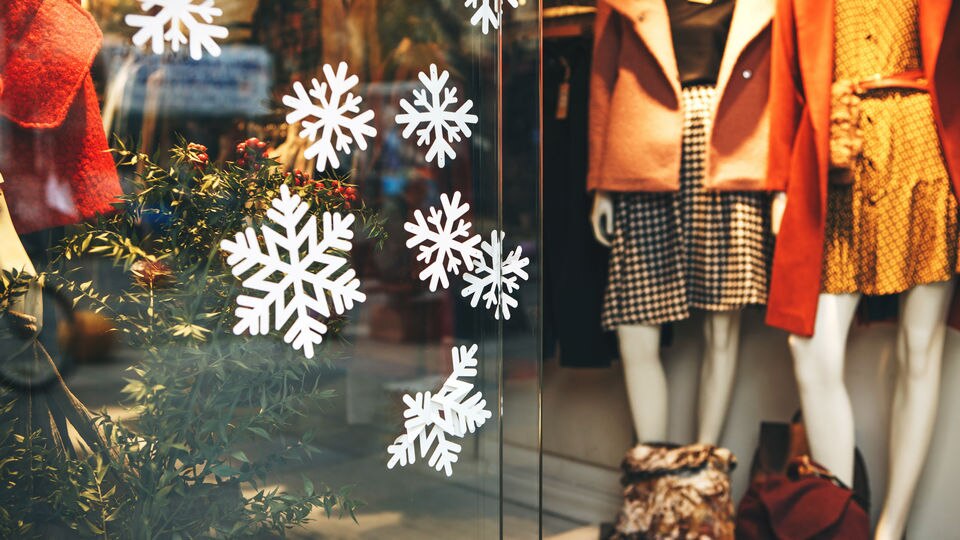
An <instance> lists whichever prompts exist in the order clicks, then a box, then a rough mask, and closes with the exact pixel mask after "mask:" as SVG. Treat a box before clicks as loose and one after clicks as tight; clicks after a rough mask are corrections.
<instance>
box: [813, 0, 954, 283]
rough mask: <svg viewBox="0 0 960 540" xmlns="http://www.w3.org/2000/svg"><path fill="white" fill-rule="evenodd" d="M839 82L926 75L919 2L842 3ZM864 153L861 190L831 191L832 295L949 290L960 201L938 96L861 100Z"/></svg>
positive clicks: (827, 271) (904, 94) (909, 93)
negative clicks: (936, 107)
mask: <svg viewBox="0 0 960 540" xmlns="http://www.w3.org/2000/svg"><path fill="white" fill-rule="evenodd" d="M835 5H836V13H835V22H836V29H835V36H836V37H835V44H834V52H835V60H834V62H835V64H834V79H835V80H837V81H840V80H847V79H849V80H863V79H867V78H870V77H872V76H875V75H877V74H879V75H883V76H889V75H894V74H898V73H901V72H904V71H908V70H915V69H920V68H921V67H922V64H921V62H922V59H921V55H920V32H919V26H918V6H917V0H836V4H835ZM861 99H862V101H861V103H860V123H861V126H862V128H863V137H864V141H863V153H862V158H861V159H860V160H859V162H858V164H857V166H856V167H855V168H854V170H853V184H852V185H849V186H842V185H833V184H831V186H830V188H829V193H828V202H827V206H828V208H827V226H826V240H825V245H824V252H825V259H824V265H823V292H826V293H833V294H841V293H857V292H858V293H863V294H869V295H880V294H893V293H898V292H903V291H905V290H908V289H911V288H913V287H915V286H917V285H923V284H928V283H935V282H940V281H948V280H950V279H952V278H953V276H954V275H956V272H957V270H958V266H957V241H958V237H957V200H956V197H955V196H954V194H953V192H952V188H951V185H950V177H949V174H948V173H947V168H946V165H945V163H944V157H943V150H942V148H941V146H940V138H939V135H938V133H937V128H936V121H935V118H934V114H933V105H932V102H931V98H930V95H929V94H928V93H926V92H924V91H921V90H904V89H883V90H871V91H869V92H868V93H866V94H864V95H863V96H861Z"/></svg>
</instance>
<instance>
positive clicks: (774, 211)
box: [770, 191, 787, 236]
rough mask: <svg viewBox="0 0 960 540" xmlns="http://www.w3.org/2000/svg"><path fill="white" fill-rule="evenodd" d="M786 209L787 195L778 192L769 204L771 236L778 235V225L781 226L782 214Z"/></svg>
mask: <svg viewBox="0 0 960 540" xmlns="http://www.w3.org/2000/svg"><path fill="white" fill-rule="evenodd" d="M786 209H787V194H786V193H784V192H782V191H781V192H779V193H777V194H775V195H774V196H773V200H772V201H771V203H770V230H771V231H772V232H773V235H774V236H776V235H778V234H780V225H782V224H783V212H784V210H786Z"/></svg>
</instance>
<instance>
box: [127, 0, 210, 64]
mask: <svg viewBox="0 0 960 540" xmlns="http://www.w3.org/2000/svg"><path fill="white" fill-rule="evenodd" d="M193 2H194V0H140V9H141V10H143V11H144V12H149V11H150V10H153V9H156V8H159V11H157V12H156V13H155V14H153V15H134V14H130V15H127V16H126V17H125V18H124V21H126V23H127V24H128V25H130V26H132V27H134V28H139V30H137V33H135V34H134V35H133V44H134V45H136V46H138V47H142V46H143V45H144V44H146V43H147V42H148V41H149V42H150V47H151V48H152V49H153V52H154V54H163V50H164V46H165V45H166V43H170V49H171V50H173V51H174V52H177V51H179V50H180V46H181V45H187V44H189V46H190V57H191V58H193V59H194V60H200V59H201V58H202V57H203V50H204V49H206V50H207V51H208V52H209V53H210V54H211V55H213V56H220V45H218V44H217V42H216V41H214V40H215V39H224V38H226V37H227V34H228V31H227V28H226V27H224V26H218V25H215V24H213V18H214V17H219V16H220V15H223V10H221V9H220V8H218V7H214V4H213V0H204V2H203V3H201V4H194V3H193ZM184 30H186V32H187V33H186V34H185V33H184ZM187 34H189V36H188V35H187Z"/></svg>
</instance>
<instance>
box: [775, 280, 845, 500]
mask: <svg viewBox="0 0 960 540" xmlns="http://www.w3.org/2000/svg"><path fill="white" fill-rule="evenodd" d="M859 300H860V295H858V294H839V295H836V294H821V295H820V299H819V301H818V303H817V320H816V323H815V325H814V334H813V337H810V338H805V337H800V336H790V340H789V342H790V349H791V351H792V352H793V366H794V372H795V374H796V377H797V385H798V386H799V389H800V404H801V408H802V409H803V420H804V423H805V425H806V429H807V438H808V439H809V441H810V452H811V454H813V459H815V460H816V461H817V462H819V463H820V464H821V465H823V466H824V467H826V468H827V469H828V470H830V472H832V473H833V474H834V475H836V476H837V477H838V478H839V479H840V480H841V481H843V482H844V483H845V484H847V485H848V486H849V485H852V484H853V453H854V433H853V408H852V406H851V405H850V396H849V394H848V393H847V388H846V386H845V385H844V382H843V367H844V360H845V356H846V348H847V336H848V334H849V333H850V324H851V323H852V322H853V316H854V314H855V313H856V309H857V304H858V303H859Z"/></svg>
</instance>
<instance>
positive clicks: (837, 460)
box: [773, 194, 954, 540]
mask: <svg viewBox="0 0 960 540" xmlns="http://www.w3.org/2000/svg"><path fill="white" fill-rule="evenodd" d="M785 207H786V196H785V195H783V194H780V195H778V196H777V197H776V198H775V199H774V203H773V227H774V233H775V234H776V233H778V232H779V228H780V222H781V219H782V216H783V210H784V208H785ZM953 290H954V283H953V282H946V283H933V284H929V285H920V286H917V287H915V288H913V289H911V290H909V291H907V292H906V293H905V294H904V295H903V300H902V306H901V312H902V313H901V315H900V327H899V330H898V332H897V368H898V369H897V375H896V382H895V386H894V395H893V407H892V411H891V425H890V441H889V444H890V458H889V459H890V461H889V463H888V467H887V470H888V478H887V493H886V497H885V500H884V505H883V512H882V514H881V516H880V522H879V523H878V524H877V531H876V536H875V538H876V540H899V539H900V538H902V537H903V534H904V531H905V529H906V526H907V518H908V516H909V513H910V506H911V503H912V502H913V497H914V494H915V492H916V488H917V483H918V481H919V480H920V475H921V473H922V472H923V465H924V462H925V461H926V458H927V453H928V450H929V449H930V441H931V439H932V437H933V429H934V425H935V423H936V417H937V405H938V402H939V392H940V367H941V363H942V360H943V350H944V342H945V339H946V332H947V322H946V320H947V311H948V309H949V306H950V300H951V298H952V296H953ZM859 301H860V295H859V294H821V295H820V299H819V302H818V306H817V320H816V323H815V326H814V335H813V337H809V338H806V337H800V336H796V335H792V336H790V338H789V343H790V350H791V352H792V353H793V359H794V371H795V372H796V377H797V384H798V386H799V389H800V402H801V407H802V409H803V418H804V423H805V424H806V429H807V437H808V439H809V441H810V449H811V453H812V454H813V458H814V459H815V460H816V461H818V462H819V463H821V464H822V465H823V466H824V467H826V468H827V469H829V470H830V471H831V472H833V474H835V475H836V476H837V477H838V478H840V479H841V480H842V481H843V482H845V483H846V484H847V485H851V484H852V482H853V456H854V424H853V410H852V408H851V405H850V396H849V394H848V393H847V389H846V386H845V385H844V382H843V373H844V363H845V356H846V344H847V336H848V334H849V330H850V325H851V323H852V322H853V317H854V314H855V311H856V308H857V304H858V303H859Z"/></svg>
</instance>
